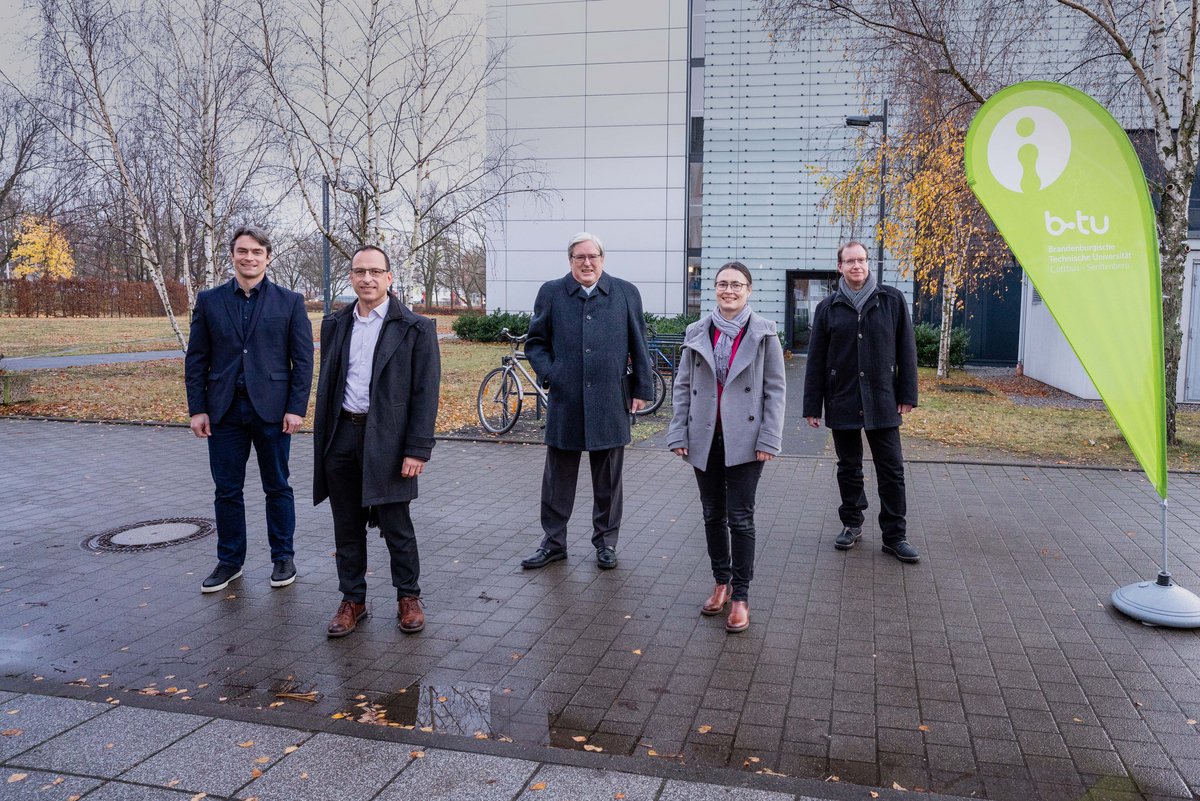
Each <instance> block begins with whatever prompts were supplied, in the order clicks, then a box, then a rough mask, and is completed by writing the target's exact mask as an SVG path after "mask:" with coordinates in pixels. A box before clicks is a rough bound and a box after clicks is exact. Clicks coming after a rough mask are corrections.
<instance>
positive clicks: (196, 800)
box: [191, 793, 208, 801]
mask: <svg viewBox="0 0 1200 801" xmlns="http://www.w3.org/2000/svg"><path fill="white" fill-rule="evenodd" d="M205 798H208V793H196V794H195V795H194V796H192V799H191V801H204V799H205Z"/></svg>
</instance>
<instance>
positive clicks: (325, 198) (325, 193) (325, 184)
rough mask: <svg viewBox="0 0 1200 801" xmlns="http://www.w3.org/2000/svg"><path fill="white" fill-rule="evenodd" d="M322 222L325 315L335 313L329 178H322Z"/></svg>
mask: <svg viewBox="0 0 1200 801" xmlns="http://www.w3.org/2000/svg"><path fill="white" fill-rule="evenodd" d="M321 220H322V222H323V223H324V225H325V231H324V234H325V235H324V236H322V237H321V239H322V242H321V286H322V290H323V295H324V300H325V313H326V314H329V313H331V312H332V311H333V286H332V282H331V281H330V274H329V272H330V271H329V176H328V175H325V176H322V178H321Z"/></svg>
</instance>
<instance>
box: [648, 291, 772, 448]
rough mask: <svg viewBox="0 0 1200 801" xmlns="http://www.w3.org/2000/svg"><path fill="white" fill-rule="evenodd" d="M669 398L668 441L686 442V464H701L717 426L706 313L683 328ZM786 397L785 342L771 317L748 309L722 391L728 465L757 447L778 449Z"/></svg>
mask: <svg viewBox="0 0 1200 801" xmlns="http://www.w3.org/2000/svg"><path fill="white" fill-rule="evenodd" d="M672 403H673V404H674V414H673V415H672V417H671V426H670V428H669V429H667V447H668V448H672V449H674V448H687V449H688V455H687V456H686V457H685V458H686V459H687V462H688V464H691V465H692V466H694V467H697V468H699V469H701V470H703V469H704V468H705V467H707V466H708V452H709V450H710V448H711V447H712V441H713V434H714V433H715V432H716V429H717V371H716V366H715V362H714V360H713V344H712V329H711V324H710V323H709V320H708V318H707V317H704V318H703V319H701V320H699V321H698V322H695V323H692V324H691V325H689V326H688V328H687V333H686V334H684V339H683V349H682V351H681V352H680V355H679V371H678V372H677V373H676V375H675V388H674V390H673V392H672ZM786 403H787V383H786V381H785V379H784V375H783V347H782V346H781V345H780V344H779V337H778V336H777V335H776V333H775V323H773V322H771V321H770V320H768V319H766V318H765V317H760V316H759V315H758V314H755V313H754V312H751V313H750V322H749V323H748V324H747V328H746V333H745V334H743V335H742V340H741V342H740V343H738V349H737V353H735V354H734V356H733V363H732V364H731V365H730V366H729V376H728V378H727V380H726V383H725V389H724V391H723V392H722V393H721V409H720V412H721V430H722V432H724V436H725V464H726V466H731V465H735V464H745V463H746V462H753V461H754V460H755V458H756V457H755V453H754V452H755V451H763V452H765V453H770V454H776V455H778V453H779V451H780V448H781V446H782V444H783V412H784V407H785V405H786Z"/></svg>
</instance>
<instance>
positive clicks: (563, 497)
mask: <svg viewBox="0 0 1200 801" xmlns="http://www.w3.org/2000/svg"><path fill="white" fill-rule="evenodd" d="M567 260H568V262H569V263H570V265H571V272H570V273H569V274H567V275H565V276H563V277H562V278H559V279H557V280H554V281H547V282H546V283H545V284H543V285H542V288H541V289H540V290H539V291H538V295H537V300H536V301H535V302H534V305H533V319H531V320H530V321H529V338H528V339H527V340H526V342H525V355H526V356H528V357H529V363H530V364H531V365H533V369H534V370H535V371H536V372H537V375H538V378H539V379H540V380H541V382H542V384H543V386H546V387H549V390H550V404H549V406H548V407H547V410H546V467H545V470H544V471H543V473H542V503H541V518H542V529H543V531H544V532H545V534H544V536H543V537H542V543H541V545H540V546H539V547H538V549H537V550H536V551H534V553H533V555H532V556H530V557H529V558H528V559H525V560H524V561H522V562H521V566H522V567H524V568H526V569H530V568H539V567H544V566H546V565H548V564H549V563H551V562H555V561H558V560H560V559H566V558H567V520H569V519H570V517H571V511H572V509H573V508H574V506H575V484H576V479H577V478H578V475H579V459H580V456H581V454H582V452H583V451H587V452H588V460H589V461H590V462H591V468H592V496H593V504H592V527H593V534H592V545H593V546H594V547H595V549H596V563H597V564H598V565H599V566H600V568H601V569H603V570H609V569H611V568H614V567H616V566H617V534H618V532H619V530H620V527H621V512H622V485H621V469H622V466H623V464H624V459H625V446H626V445H628V444H629V441H630V430H629V425H630V415H631V414H632V413H634V412H636V411H638V410H639V409H641V408H642V407H643V406H645V404H646V402H647V401H646V400H645V399H648V398H651V397H653V395H654V387H653V384H652V383H651V381H652V376H651V373H650V352H649V351H648V350H647V348H646V321H645V318H644V317H643V316H642V296H641V294H639V293H638V290H637V287H635V286H634V285H633V284H631V283H629V282H628V281H622V280H621V279H620V278H614V277H613V276H611V275H609V274H608V273H606V272H604V246H603V245H602V244H601V243H600V240H599V239H598V238H596V237H595V236H593V235H592V234H588V233H581V234H577V235H576V236H575V238H573V239H572V240H571V241H570V243H568V245H567ZM630 370H632V372H630ZM627 374H628V378H631V379H632V387H631V386H630V382H629V380H628V379H627Z"/></svg>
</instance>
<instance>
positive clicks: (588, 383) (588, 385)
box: [584, 381, 592, 388]
mask: <svg viewBox="0 0 1200 801" xmlns="http://www.w3.org/2000/svg"><path fill="white" fill-rule="evenodd" d="M584 386H586V387H588V388H591V386H592V382H591V381H589V382H587V384H585V385H584Z"/></svg>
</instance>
